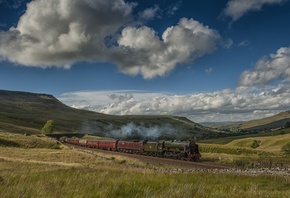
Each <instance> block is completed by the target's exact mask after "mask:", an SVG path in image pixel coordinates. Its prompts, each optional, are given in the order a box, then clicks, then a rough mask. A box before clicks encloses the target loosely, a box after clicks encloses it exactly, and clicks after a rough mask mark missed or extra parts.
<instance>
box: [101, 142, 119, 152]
mask: <svg viewBox="0 0 290 198" xmlns="http://www.w3.org/2000/svg"><path fill="white" fill-rule="evenodd" d="M117 142H118V140H99V148H100V149H105V150H116V149H117Z"/></svg>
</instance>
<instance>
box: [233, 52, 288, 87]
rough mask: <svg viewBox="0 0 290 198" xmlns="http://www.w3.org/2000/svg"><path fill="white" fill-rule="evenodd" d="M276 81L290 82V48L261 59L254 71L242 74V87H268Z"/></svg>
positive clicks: (240, 83)
mask: <svg viewBox="0 0 290 198" xmlns="http://www.w3.org/2000/svg"><path fill="white" fill-rule="evenodd" d="M274 80H282V81H284V82H286V81H287V82H289V81H290V47H281V48H280V49H278V50H277V52H276V53H275V54H271V55H270V56H269V57H266V56H265V57H263V58H261V59H260V60H259V61H258V62H257V63H256V65H255V67H254V68H253V69H252V70H246V71H244V72H243V73H242V74H241V77H240V82H239V85H240V86H254V85H267V84H269V83H271V82H272V81H274Z"/></svg>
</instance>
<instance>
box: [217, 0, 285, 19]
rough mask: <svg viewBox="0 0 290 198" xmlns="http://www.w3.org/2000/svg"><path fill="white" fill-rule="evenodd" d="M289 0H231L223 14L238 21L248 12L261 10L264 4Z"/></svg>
mask: <svg viewBox="0 0 290 198" xmlns="http://www.w3.org/2000/svg"><path fill="white" fill-rule="evenodd" d="M284 1H288V0H230V1H229V2H228V3H227V7H226V8H225V9H224V10H223V15H225V16H229V17H231V18H232V21H236V20H238V19H239V18H241V17H242V16H244V15H245V14H247V13H248V12H251V11H257V10H261V9H262V7H263V6H264V5H271V4H279V3H282V2H284Z"/></svg>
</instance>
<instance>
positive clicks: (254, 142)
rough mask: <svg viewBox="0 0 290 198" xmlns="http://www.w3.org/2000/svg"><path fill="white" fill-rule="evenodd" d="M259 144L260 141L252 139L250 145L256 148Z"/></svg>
mask: <svg viewBox="0 0 290 198" xmlns="http://www.w3.org/2000/svg"><path fill="white" fill-rule="evenodd" d="M259 146H260V141H257V140H253V143H252V145H251V147H252V148H253V149H255V148H258V147H259Z"/></svg>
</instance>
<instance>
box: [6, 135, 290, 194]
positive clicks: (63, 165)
mask: <svg viewBox="0 0 290 198" xmlns="http://www.w3.org/2000/svg"><path fill="white" fill-rule="evenodd" d="M0 140H2V142H3V140H5V141H8V140H9V141H8V142H6V143H5V145H4V146H3V144H2V143H1V142H0V197H5V198H6V197H8V198H9V197H29V198H30V197H46V198H49V197H69V198H72V197H77V198H80V197H101V198H102V197H106V198H107V197H167V198H168V197H182V198H186V197H231V198H232V197H285V198H286V197H289V196H290V178H289V176H288V177H287V176H274V175H265V174H262V175H252V176H251V175H241V174H234V173H223V174H222V173H214V172H193V173H186V174H185V173H164V172H161V171H160V168H162V167H158V166H157V167H153V165H150V164H145V163H143V162H141V161H138V160H135V159H132V158H126V157H120V156H117V155H105V154H100V153H92V152H80V151H78V150H76V149H72V148H68V147H61V146H59V145H57V144H56V143H55V142H54V141H53V140H50V139H47V138H46V137H35V136H30V137H26V136H19V135H18V136H15V135H7V134H3V133H2V134H0ZM19 140H21V141H19ZM36 140H37V141H40V142H41V143H39V144H37V145H42V146H39V147H34V148H29V147H27V143H29V142H33V141H36ZM17 142H21V143H18V144H17V145H16V144H15V143H17ZM52 142H54V144H55V146H50V143H52ZM52 148H53V149H52ZM208 154H209V153H208ZM243 156H244V155H243Z"/></svg>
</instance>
